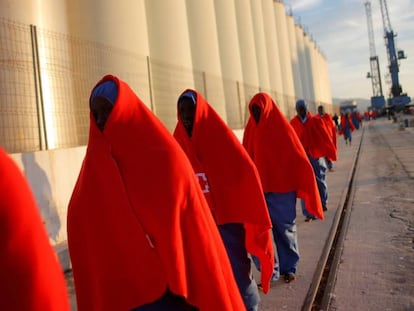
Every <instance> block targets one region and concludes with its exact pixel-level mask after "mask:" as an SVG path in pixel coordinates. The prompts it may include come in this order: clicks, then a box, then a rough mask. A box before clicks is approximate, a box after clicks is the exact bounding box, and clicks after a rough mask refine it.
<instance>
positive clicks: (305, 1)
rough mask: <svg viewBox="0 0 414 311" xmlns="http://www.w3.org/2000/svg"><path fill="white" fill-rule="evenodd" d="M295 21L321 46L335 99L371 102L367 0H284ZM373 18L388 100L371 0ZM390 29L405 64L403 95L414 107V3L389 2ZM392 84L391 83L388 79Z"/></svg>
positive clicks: (378, 20) (380, 32)
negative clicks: (413, 102) (412, 102)
mask: <svg viewBox="0 0 414 311" xmlns="http://www.w3.org/2000/svg"><path fill="white" fill-rule="evenodd" d="M282 2H284V3H285V5H286V8H287V9H288V10H289V9H291V10H292V13H293V17H294V19H295V21H296V22H297V23H299V24H301V25H302V26H303V27H304V29H305V31H306V32H307V33H308V34H310V35H311V37H312V38H313V40H314V41H315V42H316V44H317V46H319V48H320V50H321V51H322V53H323V54H324V55H325V57H326V60H327V62H328V68H329V77H330V84H331V93H332V97H333V98H346V99H355V98H366V99H369V98H370V97H371V96H372V85H371V80H370V79H368V78H366V75H367V72H369V71H370V62H369V57H370V49H369V38H368V26H367V15H366V10H365V5H364V3H365V2H367V0H285V1H282ZM370 2H371V13H372V22H373V29H374V37H375V47H376V54H377V55H378V57H379V66H380V72H381V80H382V89H383V93H384V96H385V97H387V96H388V93H389V89H390V84H389V83H386V80H387V77H386V74H387V73H388V59H387V51H386V47H385V40H384V37H383V36H384V27H383V22H382V15H381V7H380V1H379V0H371V1H370ZM387 6H388V15H389V19H390V24H391V28H392V30H393V31H394V33H396V34H397V37H396V38H395V39H394V40H395V44H396V47H397V49H398V50H403V51H404V53H405V55H406V56H407V58H406V59H402V60H400V67H399V69H400V72H399V80H400V84H401V86H402V88H403V92H405V93H407V95H408V96H410V97H411V98H412V101H414V0H387ZM388 80H390V78H388Z"/></svg>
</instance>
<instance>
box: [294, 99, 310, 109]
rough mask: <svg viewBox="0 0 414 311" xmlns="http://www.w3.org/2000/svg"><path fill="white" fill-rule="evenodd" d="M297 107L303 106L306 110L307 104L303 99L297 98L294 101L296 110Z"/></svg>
mask: <svg viewBox="0 0 414 311" xmlns="http://www.w3.org/2000/svg"><path fill="white" fill-rule="evenodd" d="M299 107H303V108H305V109H306V110H307V109H308V105H307V104H306V101H305V100H304V99H299V100H298V101H297V102H296V110H298V109H299Z"/></svg>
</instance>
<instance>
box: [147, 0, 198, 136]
mask: <svg viewBox="0 0 414 311" xmlns="http://www.w3.org/2000/svg"><path fill="white" fill-rule="evenodd" d="M145 7H146V13H147V22H148V39H149V50H150V62H151V79H152V80H151V82H152V86H153V87H152V90H153V99H154V106H155V111H156V113H157V116H158V117H160V119H161V120H162V121H163V122H164V123H165V125H166V126H167V128H168V129H170V130H173V129H174V128H175V125H176V123H177V108H176V103H177V98H178V96H179V95H180V93H181V92H182V91H183V89H185V88H194V87H195V83H194V73H193V68H192V56H191V46H190V36H189V29H188V20H187V8H186V2H185V0H146V1H145Z"/></svg>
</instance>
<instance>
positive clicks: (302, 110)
mask: <svg viewBox="0 0 414 311" xmlns="http://www.w3.org/2000/svg"><path fill="white" fill-rule="evenodd" d="M296 112H297V114H298V116H299V117H300V118H301V120H302V121H305V120H306V115H307V113H308V105H307V103H306V101H305V100H304V99H299V100H298V101H297V102H296Z"/></svg>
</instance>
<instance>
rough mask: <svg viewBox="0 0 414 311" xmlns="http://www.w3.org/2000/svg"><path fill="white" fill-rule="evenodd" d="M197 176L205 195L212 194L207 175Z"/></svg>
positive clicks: (200, 174) (198, 174) (199, 174)
mask: <svg viewBox="0 0 414 311" xmlns="http://www.w3.org/2000/svg"><path fill="white" fill-rule="evenodd" d="M196 176H197V178H198V182H199V183H200V187H201V190H203V193H207V192H210V187H209V185H208V180H207V177H206V174H204V173H196Z"/></svg>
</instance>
